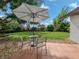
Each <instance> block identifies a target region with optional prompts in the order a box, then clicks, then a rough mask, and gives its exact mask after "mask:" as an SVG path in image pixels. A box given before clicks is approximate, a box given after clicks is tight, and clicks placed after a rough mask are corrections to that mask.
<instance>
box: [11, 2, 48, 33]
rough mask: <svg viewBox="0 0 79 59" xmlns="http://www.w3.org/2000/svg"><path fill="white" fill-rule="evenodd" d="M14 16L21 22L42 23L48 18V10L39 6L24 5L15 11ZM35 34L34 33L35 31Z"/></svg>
mask: <svg viewBox="0 0 79 59" xmlns="http://www.w3.org/2000/svg"><path fill="white" fill-rule="evenodd" d="M13 12H14V14H15V15H16V16H17V17H18V18H19V19H21V20H24V21H30V22H40V21H41V20H45V19H47V18H48V10H47V9H44V8H40V7H37V6H32V5H28V4H26V3H22V5H21V6H20V7H18V8H16V9H14V10H13ZM33 34H34V31H33Z"/></svg>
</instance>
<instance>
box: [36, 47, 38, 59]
mask: <svg viewBox="0 0 79 59" xmlns="http://www.w3.org/2000/svg"><path fill="white" fill-rule="evenodd" d="M36 57H37V59H38V48H36Z"/></svg>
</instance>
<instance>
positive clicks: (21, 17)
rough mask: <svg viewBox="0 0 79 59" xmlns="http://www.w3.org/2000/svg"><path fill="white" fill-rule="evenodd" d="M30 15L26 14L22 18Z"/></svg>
mask: <svg viewBox="0 0 79 59" xmlns="http://www.w3.org/2000/svg"><path fill="white" fill-rule="evenodd" d="M28 15H30V14H28ZM28 15H24V16H22V17H21V18H23V17H26V16H28Z"/></svg>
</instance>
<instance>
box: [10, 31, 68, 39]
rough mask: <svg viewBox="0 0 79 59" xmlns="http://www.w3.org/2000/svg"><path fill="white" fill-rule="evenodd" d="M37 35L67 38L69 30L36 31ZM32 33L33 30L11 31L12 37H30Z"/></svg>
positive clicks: (50, 37) (49, 37)
mask: <svg viewBox="0 0 79 59" xmlns="http://www.w3.org/2000/svg"><path fill="white" fill-rule="evenodd" d="M35 34H37V35H41V36H42V37H47V38H48V39H52V40H55V39H57V40H65V39H67V38H68V37H69V33H67V32H35ZM30 35H32V32H16V33H10V37H11V39H13V40H14V39H15V40H16V39H18V38H20V37H23V38H28V36H30Z"/></svg>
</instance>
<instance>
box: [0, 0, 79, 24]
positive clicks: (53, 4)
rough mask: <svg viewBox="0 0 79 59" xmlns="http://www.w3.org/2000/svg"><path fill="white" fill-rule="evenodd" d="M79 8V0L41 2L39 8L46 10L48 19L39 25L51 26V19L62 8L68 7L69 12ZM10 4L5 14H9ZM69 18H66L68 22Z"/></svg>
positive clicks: (0, 14) (1, 13) (0, 15)
mask: <svg viewBox="0 0 79 59" xmlns="http://www.w3.org/2000/svg"><path fill="white" fill-rule="evenodd" d="M78 6H79V0H43V2H42V4H41V6H40V7H41V8H46V9H48V14H49V18H48V19H47V20H45V21H43V22H42V23H41V24H46V25H48V24H52V22H53V19H54V18H55V17H56V16H57V15H58V14H59V13H60V11H61V9H62V8H63V7H69V8H70V9H71V10H73V9H75V8H77V7H78ZM10 7H11V6H10V3H8V4H7V6H6V9H7V13H8V14H9V13H11V10H10ZM3 15H5V14H4V12H2V10H0V17H2V16H3ZM69 19H70V18H68V20H69Z"/></svg>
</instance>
